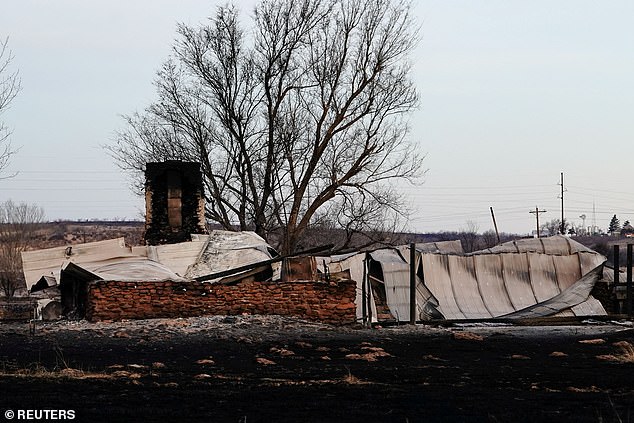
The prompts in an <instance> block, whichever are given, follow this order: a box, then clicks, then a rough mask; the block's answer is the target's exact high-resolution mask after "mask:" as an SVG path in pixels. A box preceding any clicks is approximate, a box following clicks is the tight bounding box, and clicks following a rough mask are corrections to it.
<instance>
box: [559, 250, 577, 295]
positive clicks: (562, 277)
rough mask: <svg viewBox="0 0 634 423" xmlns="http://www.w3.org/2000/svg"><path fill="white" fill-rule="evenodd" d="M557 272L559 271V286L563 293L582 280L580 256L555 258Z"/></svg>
mask: <svg viewBox="0 0 634 423" xmlns="http://www.w3.org/2000/svg"><path fill="white" fill-rule="evenodd" d="M553 260H554V262H555V270H556V271H557V284H558V285H559V289H561V290H562V291H563V290H565V289H567V288H569V287H570V286H572V285H573V284H574V283H575V282H577V281H578V280H579V279H581V267H580V266H579V255H578V254H574V255H571V256H553Z"/></svg>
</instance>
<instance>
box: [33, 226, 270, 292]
mask: <svg viewBox="0 0 634 423" xmlns="http://www.w3.org/2000/svg"><path fill="white" fill-rule="evenodd" d="M269 250H270V247H269V246H268V244H266V242H265V241H264V240H263V239H262V238H261V237H259V236H258V235H256V234H255V233H253V232H228V231H212V233H211V234H210V235H207V236H198V237H196V240H194V241H192V242H182V243H178V244H169V245H160V246H140V247H134V248H130V247H126V245H125V240H124V239H123V238H117V239H112V240H106V241H99V242H91V243H87V244H76V245H72V246H68V247H56V248H48V249H44V250H37V251H26V252H23V253H22V261H23V271H24V276H25V279H26V281H27V288H28V289H30V288H31V287H32V286H33V285H34V284H36V283H37V281H38V280H40V278H42V276H46V277H49V278H55V280H56V281H59V280H60V272H61V269H62V267H63V266H65V264H66V263H69V262H71V263H74V264H75V265H77V266H79V267H81V268H83V269H85V270H88V271H90V272H93V273H98V274H99V276H100V277H102V278H103V279H111V280H112V279H118V280H165V279H172V280H183V279H182V277H181V276H186V277H192V278H193V277H195V276H198V275H204V274H210V273H214V272H218V271H222V270H227V269H233V268H236V267H239V266H243V265H246V264H251V263H255V262H259V261H263V260H267V259H270V258H271V254H270V252H269ZM69 252H70V254H68V253H69Z"/></svg>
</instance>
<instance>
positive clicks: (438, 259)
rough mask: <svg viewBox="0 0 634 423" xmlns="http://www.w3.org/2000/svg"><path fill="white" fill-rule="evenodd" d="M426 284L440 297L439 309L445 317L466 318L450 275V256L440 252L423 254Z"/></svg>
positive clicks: (449, 318)
mask: <svg viewBox="0 0 634 423" xmlns="http://www.w3.org/2000/svg"><path fill="white" fill-rule="evenodd" d="M421 257H422V259H423V272H424V275H425V285H427V287H428V288H429V290H430V291H431V293H432V294H433V295H434V297H436V298H437V299H438V303H439V306H438V310H439V311H440V312H441V313H442V314H443V316H445V319H448V320H455V319H464V318H465V315H464V314H463V313H462V312H461V311H460V308H459V307H458V304H456V299H455V298H454V294H453V289H452V288H451V279H450V277H449V264H448V257H449V256H446V255H440V254H422V256H421Z"/></svg>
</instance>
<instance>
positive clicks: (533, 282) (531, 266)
mask: <svg viewBox="0 0 634 423" xmlns="http://www.w3.org/2000/svg"><path fill="white" fill-rule="evenodd" d="M422 259H423V272H424V279H425V284H426V285H427V287H428V288H429V289H430V291H431V293H432V294H433V295H434V296H435V297H436V298H437V299H438V301H439V311H440V312H441V313H442V314H443V316H444V317H445V318H446V319H450V320H454V319H457V320H462V319H481V318H489V317H502V316H506V315H508V314H509V313H515V312H518V311H520V310H526V309H529V308H531V307H536V306H537V305H540V304H543V305H544V306H543V307H545V308H542V309H539V310H540V311H543V310H546V309H549V310H550V314H553V313H556V312H558V311H562V310H564V309H568V308H571V307H575V306H576V308H574V309H573V310H572V311H573V312H574V313H575V314H577V313H579V314H581V313H583V315H603V314H605V310H604V309H603V307H601V305H600V303H599V302H598V301H595V300H594V299H593V298H591V297H590V298H589V293H590V291H589V290H588V291H587V293H586V296H585V298H580V297H579V294H575V295H572V294H571V292H579V291H578V287H577V285H578V283H579V282H578V281H579V280H580V279H582V275H581V269H582V261H584V265H585V266H589V265H590V264H592V263H593V262H594V264H595V268H594V269H593V270H592V272H594V273H597V272H599V271H600V270H597V266H600V265H601V263H602V260H603V258H602V256H601V255H599V254H595V255H594V257H591V256H590V255H587V254H585V253H574V254H571V255H550V254H542V253H497V254H494V253H488V254H479V255H465V256H458V255H442V254H423V255H422ZM598 269H600V267H599V268H598ZM596 280H598V277H597V278H595V279H593V280H592V286H594V283H595V282H596ZM586 282H587V281H586ZM588 283H589V282H588ZM575 290H577V291H575ZM581 292H582V293H584V292H585V291H581ZM564 294H566V295H564ZM553 298H559V301H558V302H553ZM586 300H587V301H586ZM557 307H560V308H558V309H557V310H552V309H553V308H557ZM579 314H577V315H579Z"/></svg>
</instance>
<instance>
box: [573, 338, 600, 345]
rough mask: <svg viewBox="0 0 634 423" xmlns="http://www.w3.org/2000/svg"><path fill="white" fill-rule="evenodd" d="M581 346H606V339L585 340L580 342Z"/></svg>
mask: <svg viewBox="0 0 634 423" xmlns="http://www.w3.org/2000/svg"><path fill="white" fill-rule="evenodd" d="M579 343H580V344H586V345H603V344H605V339H601V338H597V339H584V340H583V341H579Z"/></svg>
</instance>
